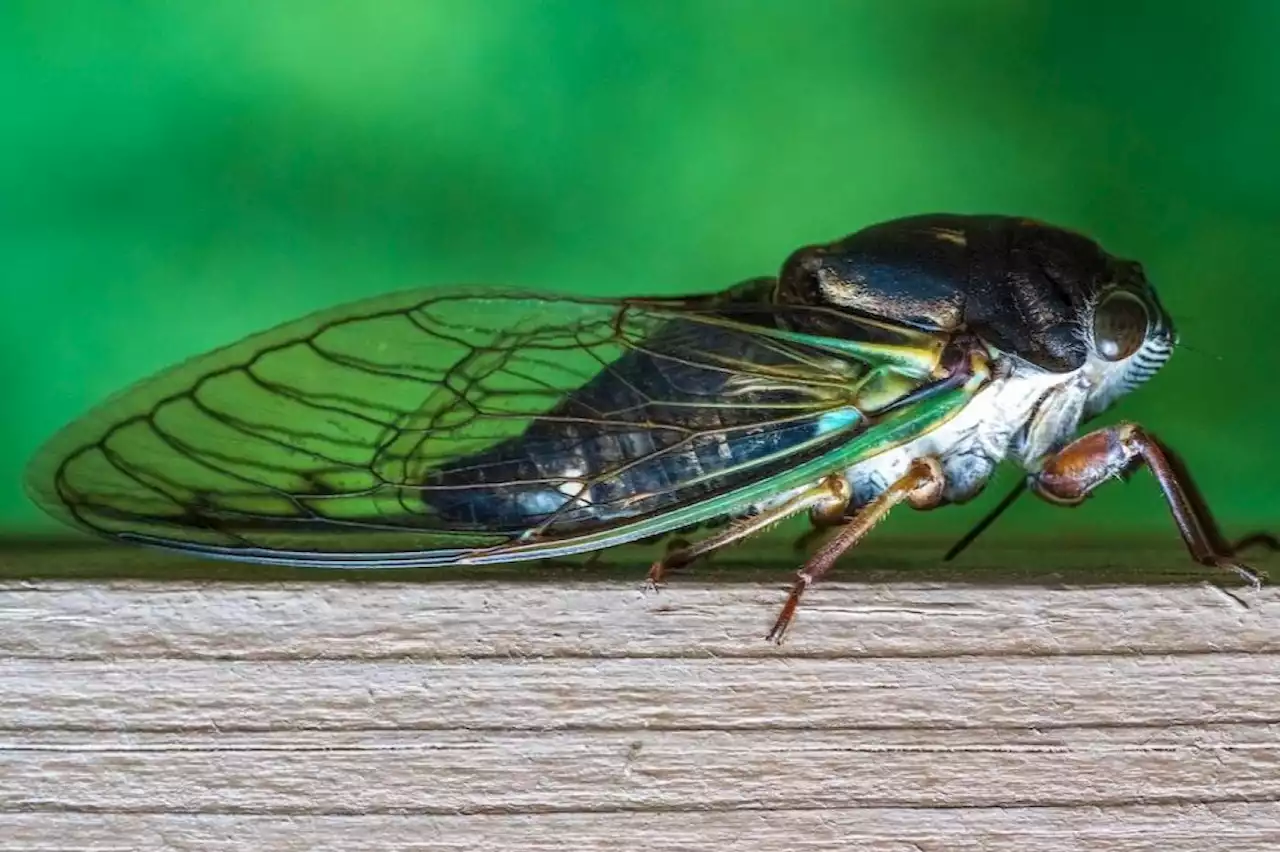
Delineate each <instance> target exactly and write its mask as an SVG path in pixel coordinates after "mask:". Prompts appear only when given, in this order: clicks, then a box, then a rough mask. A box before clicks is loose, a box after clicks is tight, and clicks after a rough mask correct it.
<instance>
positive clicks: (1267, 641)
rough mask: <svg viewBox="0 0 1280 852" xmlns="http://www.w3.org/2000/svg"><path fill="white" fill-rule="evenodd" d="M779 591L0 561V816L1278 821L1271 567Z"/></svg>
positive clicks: (972, 845) (645, 837) (83, 842)
mask: <svg viewBox="0 0 1280 852" xmlns="http://www.w3.org/2000/svg"><path fill="white" fill-rule="evenodd" d="M10 568H11V569H12V568H13V566H10ZM15 573H21V572H20V571H13V570H10V572H9V576H14V574H15ZM39 573H40V572H35V574H36V575H39ZM783 574H784V575H785V572H783ZM784 595H785V584H784V583H782V582H771V583H757V582H745V581H740V580H732V581H727V582H726V581H715V582H704V581H701V580H698V579H683V580H681V581H680V582H678V583H676V584H675V585H673V586H672V587H670V588H668V589H667V590H665V591H663V592H661V593H659V594H646V593H644V592H643V591H642V590H641V588H640V586H639V584H638V582H635V581H629V582H619V581H616V580H609V581H602V582H588V581H584V580H582V579H577V580H574V579H566V577H564V576H561V577H559V578H557V580H556V582H554V583H537V582H530V581H527V580H526V581H523V582H515V581H511V580H508V579H503V580H500V581H495V580H489V581H474V580H472V581H465V582H464V581H449V582H435V583H408V582H378V583H346V582H297V581H293V580H288V581H271V582H256V583H255V582H243V581H237V582H206V581H193V580H178V581H167V582H160V581H158V582H152V581H138V580H114V581H113V580H105V579H103V580H93V581H85V582H72V581H65V580H48V579H37V580H34V581H19V580H6V581H4V582H2V583H0V686H2V687H3V688H2V689H0V848H4V849H7V848H20V849H55V848H56V849H68V848H74V849H86V850H106V849H201V850H203V849H224V848H225V849H244V850H249V849H252V850H266V852H273V850H285V849H308V850H310V849H345V850H353V849H354V850H361V849H371V850H372V849H378V850H384V849H401V848H403V849H481V850H490V849H491V850H498V849H501V850H510V849H549V848H551V847H552V846H557V847H558V846H562V845H563V846H566V847H568V848H579V849H618V850H622V849H626V850H632V849H657V850H675V849H725V848H732V847H743V848H752V849H763V850H771V849H788V850H791V849H809V848H812V849H818V848H841V849H847V848H866V849H873V850H894V852H899V850H901V852H906V851H907V850H910V852H919V850H929V852H933V850H944V849H945V850H948V852H950V850H969V849H973V850H977V849H984V850H986V849H993V850H1024V849H1027V848H1035V849H1037V850H1067V849H1098V848H1106V849H1108V850H1112V849H1116V850H1124V852H1129V850H1157V849H1159V850H1174V852H1177V850H1192V849H1194V850H1206V849H1232V850H1251V849H1258V850H1261V849H1275V848H1280V595H1278V594H1277V591H1276V590H1274V589H1271V588H1264V589H1263V590H1262V591H1260V592H1253V591H1240V590H1233V591H1231V592H1230V593H1228V592H1225V591H1223V590H1221V589H1217V588H1215V587H1212V586H1209V585H1207V584H1203V583H1201V584H1195V585H1161V586H1136V585H1120V586H1090V587H1075V588H1072V587H1046V586H1043V585H1042V586H1035V585H1005V586H998V587H996V586H975V585H958V584H953V583H916V584H906V583H901V582H899V583H894V584H873V583H845V584H840V583H831V584H824V585H822V586H821V587H819V588H818V589H816V590H815V591H814V592H813V593H812V594H811V595H810V596H809V597H808V598H807V599H806V602H805V605H804V608H803V610H802V614H801V618H800V619H799V621H798V622H797V624H796V626H795V629H794V631H793V633H792V634H791V635H790V637H789V641H788V642H787V644H785V645H783V646H781V647H775V646H773V645H770V644H769V643H767V642H765V641H764V640H763V633H764V632H765V630H766V629H767V627H768V625H769V623H770V621H771V619H772V618H773V615H774V614H775V612H776V608H777V607H778V606H779V605H780V604H781V602H782V599H783V597H784Z"/></svg>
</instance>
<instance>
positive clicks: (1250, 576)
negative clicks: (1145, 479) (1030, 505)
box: [1030, 423, 1268, 587]
mask: <svg viewBox="0 0 1280 852" xmlns="http://www.w3.org/2000/svg"><path fill="white" fill-rule="evenodd" d="M1140 464H1146V466H1147V467H1148V468H1149V469H1150V470H1151V473H1152V475H1154V476H1155V478H1156V482H1157V483H1159V485H1160V490H1161V491H1162V492H1164V497H1165V501H1166V502H1167V503H1168V504H1169V510H1170V512H1172V514H1173V520H1174V522H1175V523H1176V524H1177V525H1178V531H1179V532H1181V533H1182V539H1183V541H1185V542H1186V544H1187V550H1188V551H1190V553H1191V556H1192V558H1194V559H1195V560H1196V561H1197V562H1199V563H1200V564H1201V565H1208V566H1211V567H1215V568H1221V569H1223V570H1226V571H1233V572H1235V573H1236V574H1238V575H1239V576H1240V577H1241V578H1243V579H1244V580H1245V582H1247V583H1249V584H1250V585H1253V586H1254V587H1257V586H1259V585H1261V581H1260V579H1259V576H1258V574H1257V572H1255V571H1254V570H1253V569H1252V568H1249V567H1248V566H1247V565H1242V564H1240V563H1239V562H1236V561H1234V560H1233V559H1232V556H1233V554H1234V550H1235V548H1230V550H1231V551H1232V552H1223V550H1224V548H1222V547H1220V546H1219V544H1218V543H1216V542H1215V540H1214V539H1215V538H1216V536H1215V535H1213V534H1211V530H1212V521H1211V519H1209V518H1208V516H1207V512H1206V511H1205V510H1204V508H1203V507H1199V506H1197V501H1196V500H1195V499H1194V497H1193V493H1194V492H1193V489H1192V488H1191V486H1190V484H1189V483H1188V482H1184V481H1183V480H1184V478H1185V476H1180V475H1179V473H1178V470H1177V466H1176V465H1175V464H1174V463H1172V462H1171V460H1170V454H1169V453H1168V452H1167V451H1166V450H1165V449H1164V448H1162V447H1161V446H1160V444H1159V442H1157V441H1156V439H1155V438H1154V437H1153V436H1151V435H1150V434H1148V433H1147V432H1146V431H1144V430H1143V429H1142V427H1141V426H1138V425H1136V424H1133V423H1118V424H1116V425H1115V426H1110V427H1108V428H1105V429H1099V430H1098V431H1096V432H1090V433H1089V434H1088V435H1085V436H1084V437H1083V438H1080V439H1078V440H1076V441H1074V442H1072V443H1071V444H1068V445H1067V446H1066V447H1064V448H1063V449H1062V450H1060V451H1059V452H1058V453H1057V454H1056V455H1054V456H1051V457H1050V458H1049V459H1048V460H1047V461H1046V462H1045V463H1044V465H1043V466H1042V467H1041V469H1040V471H1039V472H1038V473H1036V474H1034V475H1033V476H1032V477H1031V480H1030V484H1031V490H1033V491H1035V492H1036V494H1038V495H1039V496H1040V497H1042V498H1044V499H1045V500H1048V501H1049V502H1051V503H1057V504H1059V505H1067V506H1074V505H1077V504H1079V503H1080V502H1082V501H1083V500H1084V499H1085V497H1087V496H1088V495H1089V493H1090V492H1091V491H1093V489H1095V488H1097V487H1098V486H1099V485H1101V484H1102V483H1104V482H1106V481H1107V480H1108V479H1114V478H1120V477H1123V476H1124V475H1126V474H1127V473H1129V472H1130V471H1131V470H1133V469H1134V468H1135V467H1136V466H1138V465H1140ZM1259 538H1268V537H1265V536H1262V537H1259Z"/></svg>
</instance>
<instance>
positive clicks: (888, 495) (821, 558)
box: [767, 458, 946, 643]
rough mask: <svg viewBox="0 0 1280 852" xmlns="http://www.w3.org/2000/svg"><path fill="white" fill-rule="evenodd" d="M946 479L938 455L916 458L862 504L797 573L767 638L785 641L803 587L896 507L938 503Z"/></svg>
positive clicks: (930, 505)
mask: <svg viewBox="0 0 1280 852" xmlns="http://www.w3.org/2000/svg"><path fill="white" fill-rule="evenodd" d="M945 485H946V479H945V478H944V477H943V474H942V464H941V463H940V462H939V461H938V460H937V459H935V458H923V459H916V460H915V461H913V462H912V463H911V467H910V468H908V469H907V472H906V474H904V475H903V476H902V477H901V478H900V479H898V480H897V481H896V482H894V483H893V484H892V485H890V486H889V487H888V488H887V489H885V491H884V493H883V494H881V495H880V496H879V497H877V498H876V499H874V500H872V501H871V502H870V503H868V504H867V505H866V506H863V507H862V509H861V510H860V511H859V512H858V514H856V515H854V516H853V518H852V519H851V520H850V521H849V523H848V524H847V525H846V526H845V527H843V528H842V529H841V530H840V532H839V533H837V534H836V536H835V537H834V538H832V539H831V540H830V541H828V542H827V543H826V544H824V545H823V546H822V548H821V549H820V550H819V551H818V552H817V553H815V554H814V555H813V556H812V557H811V558H810V559H809V561H808V562H806V563H805V565H804V567H803V568H801V569H800V571H799V573H798V574H797V575H796V582H795V585H794V586H792V587H791V595H790V596H789V597H788V598H787V602H786V604H785V605H784V606H783V607H782V612H780V613H779V614H778V620H777V621H775V622H774V623H773V629H772V630H770V631H769V635H768V637H767V638H769V639H771V640H773V641H774V642H778V643H781V642H782V634H783V633H785V632H786V630H787V625H788V624H790V623H791V619H792V618H793V617H794V616H795V614H796V607H797V606H798V605H799V603H800V596H801V595H803V594H804V590H805V589H807V588H809V587H810V586H812V585H813V584H814V583H816V582H818V581H819V580H821V579H822V577H823V575H825V574H826V573H827V572H828V571H830V570H831V566H833V565H835V563H836V560H837V559H839V558H840V557H841V556H842V555H843V554H844V553H845V551H847V550H849V548H851V547H853V546H854V545H855V544H857V543H858V542H859V541H861V540H862V538H863V537H864V536H865V535H866V534H867V533H869V532H871V529H872V528H873V527H875V525H876V524H878V523H880V522H881V521H882V520H884V519H885V517H886V516H887V515H888V514H889V510H890V509H892V508H893V507H894V506H896V505H898V504H899V503H902V502H903V501H906V502H908V503H910V504H911V505H912V506H914V507H915V508H917V509H928V508H931V507H933V506H936V505H937V504H938V502H939V501H940V500H941V499H942V491H943V488H944V487H945Z"/></svg>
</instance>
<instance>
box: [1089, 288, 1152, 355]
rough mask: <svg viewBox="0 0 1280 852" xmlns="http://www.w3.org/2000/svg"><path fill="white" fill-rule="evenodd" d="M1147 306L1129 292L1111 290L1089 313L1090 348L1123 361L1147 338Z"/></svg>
mask: <svg viewBox="0 0 1280 852" xmlns="http://www.w3.org/2000/svg"><path fill="white" fill-rule="evenodd" d="M1148 322H1149V320H1148V317H1147V306H1146V305H1144V304H1143V303H1142V300H1141V299H1139V298H1138V297H1137V296H1135V295H1133V294H1132V293H1126V292H1123V291H1119V292H1115V293H1112V294H1111V295H1109V296H1107V297H1106V298H1105V299H1103V300H1102V302H1101V303H1099V305H1098V307H1097V308H1096V309H1095V310H1094V312H1093V347H1094V349H1096V350H1097V351H1098V354H1099V355H1101V356H1102V357H1103V358H1106V359H1107V360H1108V361H1123V360H1124V359H1125V358H1128V357H1129V356H1130V355H1132V354H1133V353H1135V352H1137V351H1138V350H1139V349H1140V348H1141V347H1142V343H1143V341H1145V340H1146V339H1147V326H1148Z"/></svg>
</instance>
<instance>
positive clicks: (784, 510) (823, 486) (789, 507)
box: [648, 475, 852, 588]
mask: <svg viewBox="0 0 1280 852" xmlns="http://www.w3.org/2000/svg"><path fill="white" fill-rule="evenodd" d="M851 496H852V492H851V491H850V489H849V483H848V482H847V481H846V480H845V478H844V477H843V476H839V475H832V476H828V477H827V478H825V479H823V480H822V481H821V482H819V483H818V484H817V485H815V486H813V487H812V488H809V489H807V490H805V491H802V492H801V493H799V494H797V495H796V496H794V497H792V498H791V499H790V500H787V501H786V502H784V503H781V504H780V505H778V506H775V507H773V508H772V509H767V510H765V511H763V512H760V513H759V514H757V515H754V516H752V517H750V518H747V519H745V520H742V521H739V522H737V523H734V524H731V525H729V526H728V527H727V528H725V529H724V530H722V531H721V532H719V533H716V534H715V535H713V536H709V537H708V538H704V539H703V540H702V541H699V542H695V543H694V544H691V545H688V546H686V547H681V548H676V549H670V550H668V551H667V553H666V555H664V556H663V557H662V558H661V559H659V560H658V561H656V562H654V563H653V566H652V567H651V568H650V569H649V582H648V585H649V587H650V588H656V587H657V586H658V585H659V584H660V583H661V582H662V580H663V578H664V577H665V576H666V574H667V572H668V571H671V570H674V569H677V568H683V567H684V566H686V565H688V564H689V563H691V562H693V561H694V560H695V559H698V558H699V557H702V556H706V555H707V554H708V553H711V552H712V551H715V550H719V549H720V548H722V547H726V546H728V545H730V544H733V543H734V542H736V541H741V540H742V539H744V538H746V537H748V536H751V535H754V534H755V533H758V532H761V531H763V530H765V529H767V528H769V527H771V526H773V525H774V524H776V523H778V522H780V521H784V520H786V519H787V518H789V517H791V516H792V515H794V514H796V513H797V512H803V511H804V510H806V509H813V510H817V511H820V512H825V513H829V514H832V515H834V516H837V517H838V516H839V515H841V514H843V512H844V509H845V507H846V506H848V505H849V499H850V497H851Z"/></svg>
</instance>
